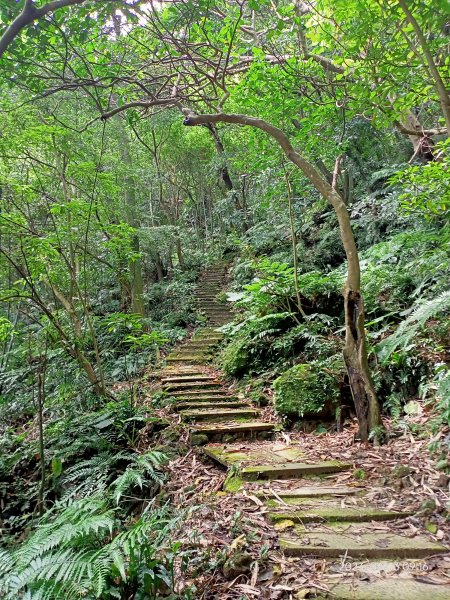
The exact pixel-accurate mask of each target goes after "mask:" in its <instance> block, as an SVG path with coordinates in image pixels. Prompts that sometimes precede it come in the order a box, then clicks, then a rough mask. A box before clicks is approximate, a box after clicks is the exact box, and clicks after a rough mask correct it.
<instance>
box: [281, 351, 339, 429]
mask: <svg viewBox="0 0 450 600" xmlns="http://www.w3.org/2000/svg"><path fill="white" fill-rule="evenodd" d="M341 370H342V363H339V361H337V362H336V361H335V363H334V365H333V364H330V363H324V362H320V361H315V362H311V363H306V364H297V365H294V366H293V367H291V368H290V369H288V370H287V371H285V372H284V373H283V374H282V375H280V377H278V378H277V379H275V381H274V383H273V388H274V390H275V409H276V411H277V412H278V413H279V414H280V415H284V416H290V417H306V418H308V417H314V416H322V415H324V414H330V413H331V414H333V410H334V409H335V408H336V406H337V405H338V402H339V398H340V392H339V379H340V372H341Z"/></svg>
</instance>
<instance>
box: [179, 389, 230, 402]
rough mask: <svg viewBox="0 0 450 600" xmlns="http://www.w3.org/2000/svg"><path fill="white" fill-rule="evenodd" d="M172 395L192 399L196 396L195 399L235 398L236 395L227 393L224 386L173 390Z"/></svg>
mask: <svg viewBox="0 0 450 600" xmlns="http://www.w3.org/2000/svg"><path fill="white" fill-rule="evenodd" d="M172 396H175V397H180V398H185V399H191V398H195V399H198V398H200V399H205V400H215V399H217V400H219V399H221V398H231V399H235V397H234V396H232V395H228V394H227V393H226V390H224V389H223V388H215V389H214V388H213V389H208V390H205V389H194V390H193V389H190V390H186V389H183V390H178V391H174V392H172Z"/></svg>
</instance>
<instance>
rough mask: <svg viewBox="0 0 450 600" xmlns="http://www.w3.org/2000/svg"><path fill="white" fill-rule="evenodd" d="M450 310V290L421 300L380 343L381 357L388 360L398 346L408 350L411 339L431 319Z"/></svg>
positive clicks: (379, 351) (378, 348)
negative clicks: (435, 296) (432, 297)
mask: <svg viewBox="0 0 450 600" xmlns="http://www.w3.org/2000/svg"><path fill="white" fill-rule="evenodd" d="M449 310H450V292H443V293H442V294H440V295H439V296H438V297H437V298H434V299H432V300H428V301H422V302H420V303H419V305H418V306H417V308H415V309H414V310H413V312H412V313H411V314H410V315H409V316H408V317H407V318H406V319H405V320H404V321H402V322H401V323H400V325H399V326H398V328H397V329H396V330H395V332H394V333H393V334H392V335H390V336H389V337H388V338H386V339H384V340H383V341H382V342H380V343H379V344H378V347H377V350H378V353H379V356H380V358H381V359H382V360H384V361H387V360H388V359H389V357H390V356H391V355H392V353H393V352H395V350H397V348H401V349H402V350H407V349H408V347H409V344H410V342H411V340H412V339H413V338H414V337H415V336H416V335H417V332H418V331H419V330H420V329H421V328H423V327H424V325H425V324H426V322H427V321H428V320H429V319H431V318H432V317H435V316H436V315H438V314H439V313H441V312H443V311H449Z"/></svg>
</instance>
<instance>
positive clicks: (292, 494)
mask: <svg viewBox="0 0 450 600" xmlns="http://www.w3.org/2000/svg"><path fill="white" fill-rule="evenodd" d="M360 492H361V490H360V489H359V488H356V487H349V486H339V485H336V486H326V485H310V486H302V487H298V488H295V489H292V490H287V491H285V490H278V491H276V490H273V489H262V490H257V491H255V492H254V495H255V496H257V497H258V498H261V499H264V500H276V501H279V499H281V500H282V501H283V503H285V504H290V505H296V504H298V503H300V502H302V501H303V500H304V499H305V498H326V499H329V498H340V497H344V496H353V495H354V494H358V493H360Z"/></svg>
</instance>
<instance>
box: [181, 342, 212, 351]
mask: <svg viewBox="0 0 450 600" xmlns="http://www.w3.org/2000/svg"><path fill="white" fill-rule="evenodd" d="M216 345H217V342H215V341H214V342H208V341H197V342H189V343H188V344H186V346H184V348H187V349H189V350H209V349H211V348H214V346H216Z"/></svg>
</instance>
